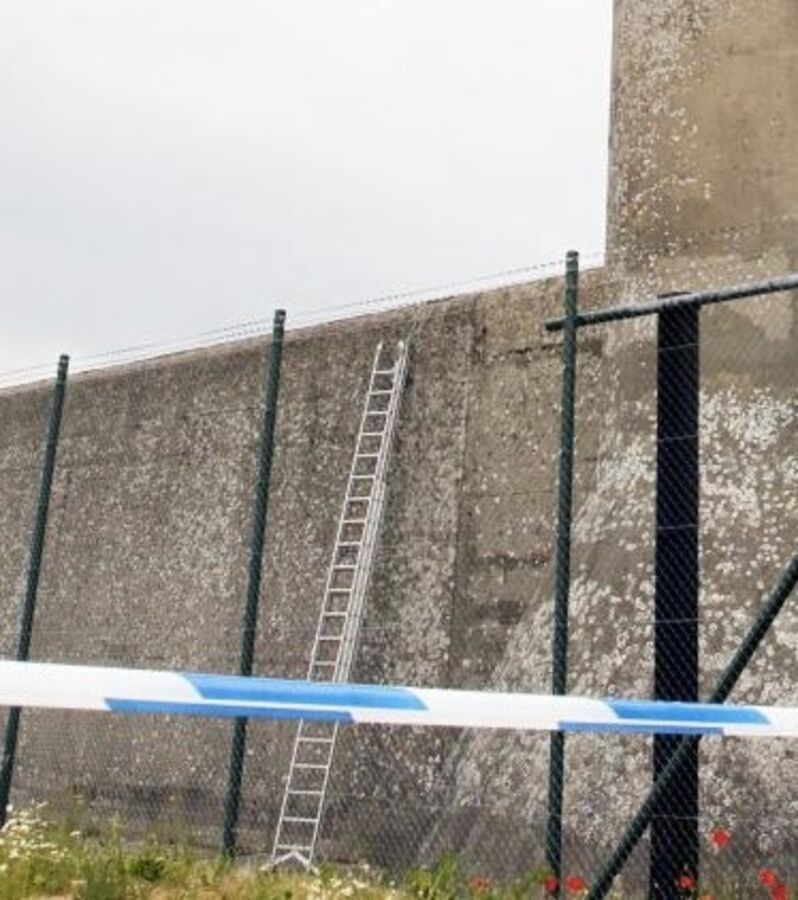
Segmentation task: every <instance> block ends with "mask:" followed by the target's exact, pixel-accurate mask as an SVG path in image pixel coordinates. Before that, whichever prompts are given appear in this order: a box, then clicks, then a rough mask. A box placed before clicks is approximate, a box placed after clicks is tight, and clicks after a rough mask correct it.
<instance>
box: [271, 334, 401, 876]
mask: <svg viewBox="0 0 798 900" xmlns="http://www.w3.org/2000/svg"><path fill="white" fill-rule="evenodd" d="M397 346H398V351H399V352H398V354H397V357H396V359H395V361H394V364H393V366H392V367H391V369H390V370H389V371H386V370H385V369H381V367H380V361H381V358H382V350H383V344H382V342H380V343H379V344H378V345H377V348H376V351H375V355H374V363H373V366H372V371H371V377H370V379H369V384H368V389H367V393H366V401H365V403H364V409H363V415H362V417H361V421H360V427H359V429H358V435H357V441H356V445H355V450H354V454H353V457H352V465H351V469H350V475H349V479H348V481H347V486H346V493H345V496H344V501H343V505H342V510H341V515H340V518H339V522H338V529H337V532H336V539H335V544H334V548H333V555H332V560H331V562H330V566H329V569H328V574H327V582H326V586H325V591H324V598H323V601H322V606H321V611H320V614H319V619H318V623H317V628H316V635H315V638H314V643H313V649H312V652H311V659H310V665H309V669H308V680H313V677H314V670H315V669H316V668H317V663H318V657H319V648H320V645H321V638H322V636H323V634H324V627H325V616H326V614H327V613H328V611H329V605H330V598H331V591H332V590H333V589H334V585H335V575H336V566H337V564H338V563H339V552H340V549H341V545H342V543H346V542H345V541H344V536H345V529H346V519H347V518H348V516H347V512H348V510H349V507H350V504H351V502H352V501H351V496H352V494H353V493H356V491H355V488H356V486H357V483H358V482H359V481H362V480H363V479H362V478H355V477H354V476H355V475H356V470H357V460H358V457H359V456H360V455H361V454H362V452H363V451H362V447H363V442H364V437H365V435H366V432H369V433H370V432H373V431H374V430H375V429H374V427H373V426H371V427H369V426H368V425H367V423H368V422H369V421H370V416H371V415H372V414H373V412H374V410H373V409H372V408H371V401H372V399H373V397H374V396H376V394H375V391H379V393H380V394H384V393H385V392H386V390H390V398H389V402H388V407H387V408H386V409H385V410H380V412H385V413H386V415H385V417H384V419H385V420H384V422H383V427H382V430H381V431H380V436H379V446H378V448H377V451H376V456H377V459H376V464H375V466H374V471H373V473H371V475H372V476H373V477H371V479H370V480H371V489H370V491H369V492H368V497H367V498H365V499H363V500H362V501H361V502H362V503H364V504H365V505H366V511H365V513H364V514H363V520H364V522H363V524H362V526H361V527H362V532H361V536H360V539H359V541H357V543H358V544H359V546H358V550H357V554H356V558H355V561H354V563H353V565H354V569H353V571H352V579H351V582H350V586H349V587H348V588H347V589H346V590H347V592H348V594H349V597H348V600H347V602H346V604H345V607H346V608H345V610H343V611H342V612H344V616H343V620H344V621H343V627H342V630H341V632H340V637H339V638H338V649H337V652H336V657H335V665H334V667H333V675H332V679H331V680H334V681H339V682H341V681H347V680H348V678H349V673H350V670H351V667H352V663H353V660H354V655H355V651H356V647H357V639H358V634H359V630H360V624H361V620H362V617H363V612H364V608H365V596H366V591H367V588H368V582H369V578H370V573H371V563H372V557H373V552H374V548H375V545H376V539H377V535H378V533H379V529H380V525H381V521H382V515H383V508H384V502H385V495H386V482H387V477H386V476H387V464H388V459H389V456H390V450H391V446H392V443H393V438H394V433H395V428H396V419H397V416H398V409H399V403H400V400H401V395H402V392H403V389H404V381H405V376H406V368H407V347H406V345H405V344H404V342H402V341H400V342H398V345H397ZM389 375H390V379H391V386H390V389H387V388H385V387H380V388H377V379H378V377H387V376H389ZM357 474H360V473H357ZM331 661H332V660H331ZM325 680H326V679H325ZM304 725H305V722H304V721H303V720H300V722H299V725H298V728H297V732H296V735H295V739H294V746H293V750H292V755H291V763H290V767H289V773H288V778H287V781H286V785H285V790H284V792H283V800H282V804H281V807H280V815H279V818H278V824H277V828H276V830H275V838H274V845H273V848H272V863H273V864H275V865H277V864H279V863H280V862H282V861H288V860H289V859H291V858H294V859H296V860H297V861H299V862H300V863H301V864H303V865H304V867H305V868H306V869H309V868H311V866H312V861H313V857H314V854H315V848H316V843H317V841H318V838H319V833H320V829H321V822H322V819H323V810H324V805H325V801H326V794H327V788H328V784H329V778H330V772H331V769H332V760H333V756H334V753H335V746H336V741H337V735H338V724H337V723H333V724H332V725H331V728H332V731H331V734H330V738H329V745H328V750H327V755H326V761H325V762H324V763H323V764H322V765H320V768H321V769H323V778H322V784H321V786H320V787H319V789H318V794H317V795H316V796H317V800H316V806H315V813H309V814H308V815H307V817H306V818H307V823H306V824H308V825H310V824H311V823H312V825H313V833H312V836H311V838H310V839H309V840H308V843H307V844H302V845H300V846H301V847H303V848H307V849H303V850H300V849H297V848H289V847H288V845H287V844H286V845H282V844H281V836H282V833H283V829H284V826H285V825H286V824H288V822H286V821H285V820H286V819H288V821H289V822H291V820H292V817H291V816H289V815H288V809H289V803H290V799H291V796H292V795H293V793H294V792H293V791H292V785H293V782H294V776H295V773H296V771H297V768H298V766H297V761H298V755H299V749H300V746H301V743H302V740H303V727H304ZM314 793H315V792H314ZM292 824H295V823H293V822H292ZM303 824H305V823H303ZM281 846H284V847H285V848H286V849H287V850H288V852H286V853H283V854H279V848H280V847H281Z"/></svg>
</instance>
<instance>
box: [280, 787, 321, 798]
mask: <svg viewBox="0 0 798 900" xmlns="http://www.w3.org/2000/svg"><path fill="white" fill-rule="evenodd" d="M288 796H289V797H323V796H324V791H298V790H295V789H294V788H291V789H290V790H289V791H288Z"/></svg>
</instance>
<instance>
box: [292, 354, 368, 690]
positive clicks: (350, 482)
mask: <svg viewBox="0 0 798 900" xmlns="http://www.w3.org/2000/svg"><path fill="white" fill-rule="evenodd" d="M382 348H383V344H382V341H380V342H379V343H378V344H377V349H376V350H375V352H374V362H373V363H372V367H371V375H370V376H369V382H368V388H367V392H366V402H365V403H364V407H363V415H362V416H361V419H360V426H359V428H358V434H357V441H356V444H355V451H354V454H353V456H352V463H351V465H350V469H349V478H348V479H347V482H346V491H345V494H344V501H343V505H342V508H341V515H340V517H339V519H338V528H337V530H336V534H335V543H334V544H333V552H332V558H331V560H330V565H329V567H328V569H327V581H326V583H325V587H324V596H323V599H322V604H321V610H320V612H319V618H318V621H317V624H316V634H315V636H314V638H313V647H312V648H311V652H310V662H309V664H308V674H307V680H308V681H312V680H314V679H313V673H314V669H315V668H316V662H317V659H318V655H319V645H320V644H321V641H320V638H321V635H322V631H323V628H324V613H325V612H326V611H327V606H328V601H329V597H330V591H331V589H332V588H333V586H334V584H335V571H336V570H335V565H336V561H337V557H338V547H339V545H340V543H341V540H342V539H343V534H344V529H345V528H346V525H345V524H344V521H345V519H346V511H347V509H348V507H349V503H350V500H349V497H350V494H351V493H352V488H353V487H354V485H355V480H354V479H353V478H352V475H353V474H354V471H355V458H356V457H357V452H358V449H359V448H360V443H361V440H362V435H363V432H364V431H365V430H366V421H367V416H368V406H369V404H368V399H369V397H370V395H371V391H372V389H373V386H374V384H375V381H376V378H377V376H376V372H377V371H378V370H379V365H380V358H381V356H382ZM366 518H368V513H367V514H366ZM352 584H353V585H354V578H353V580H352ZM350 598H351V594H350ZM350 602H351V599H350ZM347 607H348V604H347ZM347 612H348V608H347ZM347 618H348V616H347ZM336 668H337V666H336ZM330 680H331V681H334V680H335V670H333V676H332V677H331V678H330Z"/></svg>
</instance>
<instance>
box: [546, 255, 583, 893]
mask: <svg viewBox="0 0 798 900" xmlns="http://www.w3.org/2000/svg"><path fill="white" fill-rule="evenodd" d="M578 305H579V254H578V253H576V252H575V251H573V250H572V251H570V252H569V253H568V255H567V256H566V262H565V319H564V329H563V345H562V372H563V377H562V401H561V408H560V458H559V472H558V488H557V489H558V499H557V551H556V562H555V565H556V573H555V584H554V632H553V639H552V680H551V692H552V694H565V693H566V692H567V690H568V599H569V594H570V587H571V516H572V510H573V470H574V418H575V407H576V403H575V394H576V350H577V348H576V330H577V326H576V316H577V313H578ZM564 784H565V735H564V734H563V733H562V732H560V731H555V732H552V734H551V736H550V745H549V798H548V822H547V828H546V862H547V864H548V866H549V867H550V869H551V871H552V874H553V875H554V876H555V878H556V879H557V882H558V886H557V889H556V895H557V896H560V895H561V885H560V882H561V881H562V807H563V787H564Z"/></svg>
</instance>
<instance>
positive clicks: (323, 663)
mask: <svg viewBox="0 0 798 900" xmlns="http://www.w3.org/2000/svg"><path fill="white" fill-rule="evenodd" d="M313 665H314V667H315V666H335V665H337V663H335V662H333V660H331V659H317V660H316V662H314V663H313Z"/></svg>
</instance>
